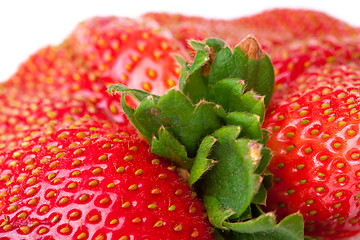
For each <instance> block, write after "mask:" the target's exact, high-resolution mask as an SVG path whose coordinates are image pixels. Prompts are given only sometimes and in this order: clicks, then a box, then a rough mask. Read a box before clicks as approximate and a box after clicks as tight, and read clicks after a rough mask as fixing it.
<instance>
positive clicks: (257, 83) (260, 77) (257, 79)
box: [248, 55, 275, 106]
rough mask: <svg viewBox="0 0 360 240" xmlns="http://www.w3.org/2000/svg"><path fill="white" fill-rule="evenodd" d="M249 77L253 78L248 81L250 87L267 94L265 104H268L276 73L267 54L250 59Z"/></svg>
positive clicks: (263, 94) (259, 92)
mask: <svg viewBox="0 0 360 240" xmlns="http://www.w3.org/2000/svg"><path fill="white" fill-rule="evenodd" d="M248 78H249V79H252V81H248V84H249V85H248V87H249V89H252V90H254V91H255V92H256V93H258V94H260V95H262V96H265V105H266V106H268V105H269V102H270V99H271V96H272V94H273V90H274V86H275V82H274V78H275V74H274V68H273V66H272V63H271V60H270V58H269V57H268V56H267V55H265V56H264V57H263V58H262V59H259V60H255V59H250V60H249V70H248Z"/></svg>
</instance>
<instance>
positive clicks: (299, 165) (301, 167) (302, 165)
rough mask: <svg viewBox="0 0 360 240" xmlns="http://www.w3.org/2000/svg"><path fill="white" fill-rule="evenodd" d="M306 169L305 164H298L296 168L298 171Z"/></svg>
mask: <svg viewBox="0 0 360 240" xmlns="http://www.w3.org/2000/svg"><path fill="white" fill-rule="evenodd" d="M304 167H305V164H298V165H297V166H296V169H297V170H301V169H303V168H304Z"/></svg>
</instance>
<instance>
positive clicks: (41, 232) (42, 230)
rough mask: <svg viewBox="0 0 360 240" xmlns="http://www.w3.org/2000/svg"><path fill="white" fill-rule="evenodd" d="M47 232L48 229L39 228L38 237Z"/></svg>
mask: <svg viewBox="0 0 360 240" xmlns="http://www.w3.org/2000/svg"><path fill="white" fill-rule="evenodd" d="M47 231H48V229H47V228H44V227H43V228H40V230H39V232H38V233H39V234H40V235H42V234H45V233H47Z"/></svg>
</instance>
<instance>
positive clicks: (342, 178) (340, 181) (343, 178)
mask: <svg viewBox="0 0 360 240" xmlns="http://www.w3.org/2000/svg"><path fill="white" fill-rule="evenodd" d="M345 180H346V178H345V177H338V179H337V181H338V182H339V183H342V182H344V181H345Z"/></svg>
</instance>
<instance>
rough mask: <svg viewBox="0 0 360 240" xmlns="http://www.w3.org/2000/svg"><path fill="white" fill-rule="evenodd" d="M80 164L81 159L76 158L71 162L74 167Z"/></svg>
mask: <svg viewBox="0 0 360 240" xmlns="http://www.w3.org/2000/svg"><path fill="white" fill-rule="evenodd" d="M79 165H81V160H74V161H73V162H72V164H71V166H73V167H77V166H79Z"/></svg>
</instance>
